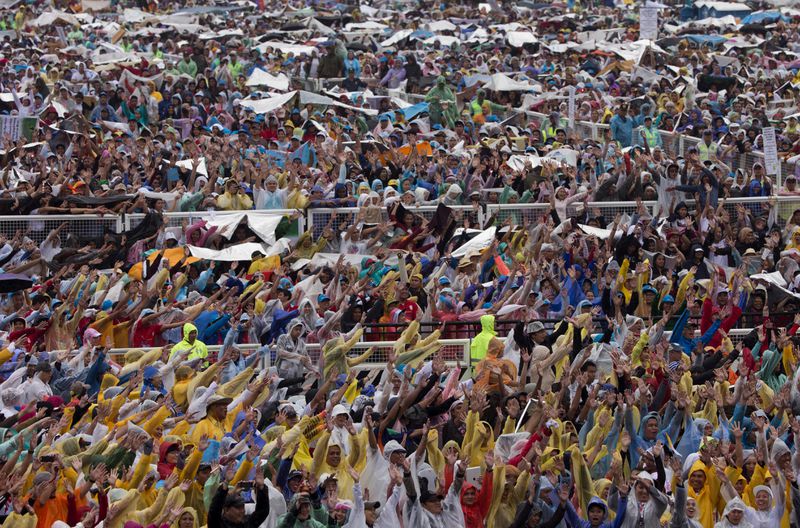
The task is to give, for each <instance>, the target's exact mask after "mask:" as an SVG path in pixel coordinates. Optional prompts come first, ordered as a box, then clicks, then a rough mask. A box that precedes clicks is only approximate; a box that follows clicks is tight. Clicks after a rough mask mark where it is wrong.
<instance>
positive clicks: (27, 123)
mask: <svg viewBox="0 0 800 528" xmlns="http://www.w3.org/2000/svg"><path fill="white" fill-rule="evenodd" d="M38 124H39V118H38V117H22V116H0V135H2V137H5V136H8V137H10V138H11V140H12V141H16V140H18V139H19V138H21V137H24V138H25V139H28V140H30V139H32V138H33V132H34V130H36V127H37V126H38Z"/></svg>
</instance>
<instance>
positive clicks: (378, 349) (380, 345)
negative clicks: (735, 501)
mask: <svg viewBox="0 0 800 528" xmlns="http://www.w3.org/2000/svg"><path fill="white" fill-rule="evenodd" d="M471 342H472V340H471V339H440V340H439V344H441V349H440V350H439V354H440V355H441V356H442V358H443V359H444V360H445V362H446V363H447V364H448V365H450V366H455V364H456V363H457V362H460V363H461V364H462V365H468V364H469V347H470V343H471ZM395 344H396V343H395V342H394V341H376V342H368V341H362V342H360V343H356V345H355V346H354V347H353V349H352V350H351V351H350V353H349V354H348V357H356V356H359V355H361V354H363V353H364V352H365V351H366V350H367V349H369V348H372V349H373V353H372V355H371V356H370V357H369V359H367V360H366V361H365V362H364V363H362V364H361V365H359V366H356V367H355V369H357V370H364V369H372V368H375V367H384V366H386V362H387V361H388V359H389V354H390V353H391V351H392V350H393V348H394V346H395ZM236 347H237V348H238V349H239V350H242V351H243V352H254V351H256V350H259V349H261V348H262V347H261V346H259V345H255V344H241V345H236ZM220 348H222V347H221V345H209V346H208V352H209V355H211V356H216V354H217V352H219V350H220ZM321 348H322V347H321V345H320V344H319V343H308V344H307V345H306V349H307V350H308V353H309V356H311V358H312V359H313V360H317V359H319V354H320V352H321ZM130 350H135V349H132V348H112V349H111V350H109V352H108V355H109V357H110V358H111V359H113V360H114V361H115V362H117V363H119V364H124V363H125V354H126V353H128V352H129V351H130ZM55 352H60V351H55ZM275 359H276V351H275V347H274V346H271V347H270V349H269V354H264V356H263V358H262V360H261V363H260V368H262V369H266V368H269V367H271V366H272V365H274V364H275Z"/></svg>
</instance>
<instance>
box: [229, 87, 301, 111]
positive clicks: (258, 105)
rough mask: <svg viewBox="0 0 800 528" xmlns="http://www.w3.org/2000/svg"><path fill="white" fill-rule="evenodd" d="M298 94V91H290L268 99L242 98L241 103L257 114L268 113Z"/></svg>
mask: <svg viewBox="0 0 800 528" xmlns="http://www.w3.org/2000/svg"><path fill="white" fill-rule="evenodd" d="M295 95H297V92H289V93H286V94H283V95H276V96H274V97H270V98H268V99H256V100H247V99H242V100H241V101H240V102H239V104H240V105H242V106H243V107H245V108H248V109H250V110H252V111H253V112H255V113H256V114H267V113H269V112H273V111H275V110H277V109H278V108H280V107H282V106H283V105H285V104H287V103H288V102H289V101H291V100H292V98H293V97H294V96H295Z"/></svg>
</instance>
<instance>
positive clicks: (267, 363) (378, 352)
mask: <svg viewBox="0 0 800 528" xmlns="http://www.w3.org/2000/svg"><path fill="white" fill-rule="evenodd" d="M752 331H753V329H752V328H739V329H733V330H731V331H730V332H729V333H728V336H729V337H730V339H731V341H732V342H733V343H734V345H736V344H737V343H738V342H740V341H742V340H743V339H744V337H745V336H746V335H748V334H749V333H751V332H752ZM670 334H671V332H665V333H664V336H665V338H666V339H669V336H670ZM698 335H699V332H698ZM498 339H499V340H500V341H503V342H505V340H506V338H505V337H500V336H498ZM395 344H396V343H395V342H394V341H376V342H369V341H362V342H359V343H356V345H355V346H354V347H353V349H352V350H351V351H350V353H349V354H348V357H351V358H352V357H356V356H358V355H360V354H362V353H364V351H366V350H367V349H368V348H373V354H372V356H370V358H369V359H367V360H366V361H365V362H364V363H362V364H361V365H358V366H356V367H354V368H355V369H356V370H370V369H374V368H384V367H386V362H387V361H388V357H389V353H390V352H391V351H392V350H393V349H394V346H395ZM439 344H441V349H440V350H439V355H441V356H442V358H443V359H444V360H445V362H446V363H447V365H448V366H450V367H454V366H455V365H456V364H457V363H460V364H461V365H462V366H468V365H470V345H471V344H472V339H471V338H462V339H440V340H439ZM236 347H237V348H238V349H239V350H241V351H242V352H244V353H246V354H247V355H249V354H248V353H255V352H256V351H257V350H260V349H261V348H262V346H260V345H255V344H239V345H236ZM156 348H160V347H156ZM220 348H221V345H209V346H208V352H209V356H211V357H216V354H217V353H218V352H219V350H220ZM306 348H307V350H308V352H309V356H311V358H312V360H313V361H315V362H316V361H317V360H318V359H319V354H320V352H321V345H320V344H318V343H309V344H307V345H306ZM130 350H135V349H133V348H112V349H111V350H109V351H108V355H109V357H110V358H111V359H112V360H113V361H115V362H116V363H118V364H120V365H122V364H124V363H125V354H126V353H127V352H129V351H130ZM143 350H151V349H143ZM55 352H56V353H57V352H59V351H55ZM275 358H276V350H275V346H274V345H273V346H271V347H269V353H268V354H266V353H265V354H263V356H262V359H261V361H260V363H259V368H261V369H267V368H269V367H271V366H272V365H274V364H275Z"/></svg>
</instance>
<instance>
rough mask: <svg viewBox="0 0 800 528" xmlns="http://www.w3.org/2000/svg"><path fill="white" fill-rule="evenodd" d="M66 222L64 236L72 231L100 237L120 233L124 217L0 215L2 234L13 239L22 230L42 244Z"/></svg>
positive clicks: (72, 232) (80, 234)
mask: <svg viewBox="0 0 800 528" xmlns="http://www.w3.org/2000/svg"><path fill="white" fill-rule="evenodd" d="M65 222H66V224H67V227H66V229H65V230H64V231H63V234H62V236H65V235H66V234H67V233H70V234H72V235H75V236H77V237H79V238H81V239H89V238H100V237H102V236H103V235H104V234H105V233H109V232H110V233H119V232H121V231H122V229H123V222H122V218H121V217H119V216H117V215H96V214H86V215H27V216H24V215H18V216H0V234H2V235H3V236H5V237H6V238H8V239H11V238H13V237H14V235H15V234H16V233H17V231H21V232H22V233H23V234H25V235H26V236H27V237H28V238H30V239H31V240H33V241H34V242H36V243H37V244H41V243H42V242H43V241H44V239H46V238H47V236H48V235H49V234H50V233H51V232H52V231H54V230H55V229H57V228H58V227H59V226H60V225H61V224H63V223H65Z"/></svg>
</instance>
